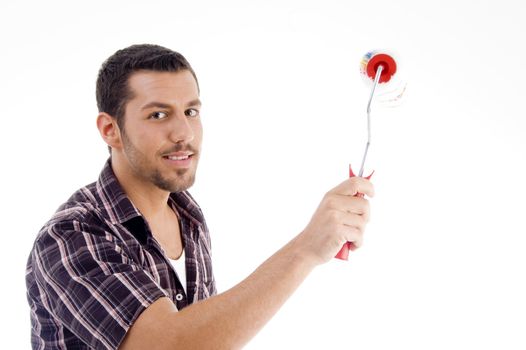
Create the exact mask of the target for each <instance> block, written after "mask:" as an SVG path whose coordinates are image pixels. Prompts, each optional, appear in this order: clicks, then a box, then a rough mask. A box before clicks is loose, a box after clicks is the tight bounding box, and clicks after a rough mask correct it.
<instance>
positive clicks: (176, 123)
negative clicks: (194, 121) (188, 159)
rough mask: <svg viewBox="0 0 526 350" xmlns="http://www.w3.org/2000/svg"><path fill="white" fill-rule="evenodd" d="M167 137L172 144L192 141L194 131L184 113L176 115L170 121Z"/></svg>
mask: <svg viewBox="0 0 526 350" xmlns="http://www.w3.org/2000/svg"><path fill="white" fill-rule="evenodd" d="M169 137H170V141H172V142H173V143H190V142H192V141H193V140H194V137H195V135H194V130H193V128H192V125H191V124H190V120H188V117H187V116H186V115H185V114H184V113H177V115H176V116H175V118H173V119H172V123H170V136H169Z"/></svg>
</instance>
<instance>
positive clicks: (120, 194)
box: [96, 158, 204, 225]
mask: <svg viewBox="0 0 526 350" xmlns="http://www.w3.org/2000/svg"><path fill="white" fill-rule="evenodd" d="M96 186H97V192H98V193H99V195H100V198H101V205H102V206H103V208H104V210H105V212H106V213H107V215H108V218H109V220H110V221H111V222H112V223H113V224H117V223H118V224H123V223H125V222H127V221H129V220H131V219H133V218H136V217H138V216H141V217H142V215H141V213H140V212H139V209H137V207H135V205H134V204H133V203H132V202H131V201H130V199H129V198H128V196H127V195H126V193H125V192H124V190H123V189H122V187H121V185H120V183H119V181H118V180H117V177H116V176H115V173H114V172H113V169H112V167H111V158H109V159H108V161H107V162H106V164H105V165H104V168H103V169H102V171H101V173H100V176H99V179H98V181H97V184H96ZM169 200H170V201H173V204H175V207H176V209H177V210H178V212H179V213H180V214H181V215H183V216H185V217H187V218H188V219H190V220H191V221H193V222H194V224H197V225H202V224H203V223H204V217H203V213H202V211H201V208H200V207H199V205H197V203H196V201H195V200H194V198H193V197H192V196H191V195H190V193H189V192H188V191H183V192H173V193H170V199H169Z"/></svg>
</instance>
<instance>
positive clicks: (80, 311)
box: [32, 222, 168, 349]
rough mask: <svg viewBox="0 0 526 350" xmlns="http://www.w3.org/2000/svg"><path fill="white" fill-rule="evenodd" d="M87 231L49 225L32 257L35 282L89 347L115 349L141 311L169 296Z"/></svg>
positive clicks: (102, 237)
mask: <svg viewBox="0 0 526 350" xmlns="http://www.w3.org/2000/svg"><path fill="white" fill-rule="evenodd" d="M89 231H91V232H88V231H87V230H85V229H82V230H81V225H80V224H79V223H74V222H73V223H69V224H64V223H62V224H60V225H53V226H50V227H49V228H48V229H47V231H46V232H45V233H44V234H43V235H42V236H41V237H40V239H39V240H38V241H37V242H36V244H35V247H34V250H33V253H32V260H33V269H34V273H35V278H36V282H37V284H38V285H39V289H41V290H42V292H43V293H45V294H46V298H45V299H46V304H47V305H45V306H46V308H47V309H48V310H49V312H50V314H52V315H53V316H54V317H55V318H56V319H57V320H58V321H59V322H61V323H62V324H63V325H64V327H66V328H67V329H68V330H69V331H70V332H72V333H73V334H75V335H76V336H77V337H78V338H79V339H81V340H82V341H83V342H84V343H86V344H87V345H88V346H90V347H93V348H96V349H116V348H117V347H118V346H119V344H120V343H121V342H122V340H123V339H124V337H125V335H126V332H127V331H128V329H129V327H130V326H131V325H132V324H133V322H134V321H135V320H136V319H137V317H138V316H139V315H140V314H141V312H142V311H144V310H145V309H146V308H147V307H148V306H150V305H151V304H152V303H153V302H154V301H156V300H157V299H159V298H161V297H163V296H168V294H167V293H166V292H165V291H164V290H163V289H162V288H161V287H160V286H159V285H158V284H157V283H156V282H155V280H154V279H153V278H152V276H151V275H150V274H149V273H148V272H147V271H145V270H144V269H142V268H141V266H139V265H138V264H137V263H136V262H135V261H133V259H131V258H130V256H129V254H127V253H126V250H125V249H124V248H123V247H122V245H119V242H116V240H115V239H110V237H114V236H111V235H109V233H104V232H93V231H94V230H89ZM99 231H102V230H100V229H99Z"/></svg>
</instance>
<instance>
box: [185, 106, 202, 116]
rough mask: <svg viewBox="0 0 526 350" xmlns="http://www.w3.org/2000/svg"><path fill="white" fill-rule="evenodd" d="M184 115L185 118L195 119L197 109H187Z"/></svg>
mask: <svg viewBox="0 0 526 350" xmlns="http://www.w3.org/2000/svg"><path fill="white" fill-rule="evenodd" d="M184 114H185V115H186V116H187V117H190V118H195V117H197V116H198V115H199V110H198V109H195V108H190V109H187V110H186V111H185V112H184Z"/></svg>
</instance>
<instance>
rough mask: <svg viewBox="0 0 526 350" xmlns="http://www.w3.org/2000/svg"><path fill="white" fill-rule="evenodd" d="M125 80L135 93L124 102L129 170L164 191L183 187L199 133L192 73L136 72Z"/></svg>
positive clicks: (188, 182) (190, 178) (189, 179)
mask: <svg viewBox="0 0 526 350" xmlns="http://www.w3.org/2000/svg"><path fill="white" fill-rule="evenodd" d="M128 84H129V87H130V89H131V91H132V92H133V95H134V96H133V99H131V100H130V101H129V102H128V103H127V105H126V109H125V116H124V126H123V130H121V136H122V145H123V153H124V157H125V159H127V161H128V162H127V163H128V164H127V166H128V167H129V170H130V172H131V173H130V174H129V175H132V176H133V177H134V178H135V179H136V180H138V181H140V182H143V183H149V184H153V185H155V186H157V187H158V188H160V189H162V190H165V191H169V192H180V191H184V190H186V189H188V188H189V187H190V186H192V184H193V183H194V180H195V172H196V169H197V162H198V160H199V153H200V150H201V140H202V136H203V129H202V125H201V117H200V115H199V110H200V108H201V103H200V101H199V92H198V88H197V83H196V81H195V79H194V77H193V75H192V73H190V71H188V70H182V71H179V72H175V73H174V72H153V71H139V72H136V73H134V74H133V75H132V76H131V77H130V78H129V81H128Z"/></svg>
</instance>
